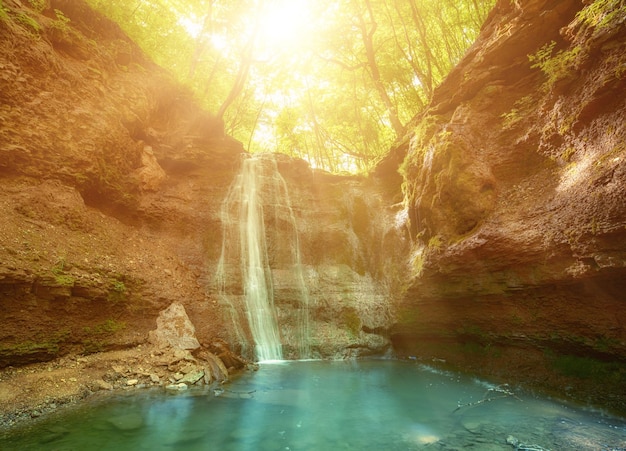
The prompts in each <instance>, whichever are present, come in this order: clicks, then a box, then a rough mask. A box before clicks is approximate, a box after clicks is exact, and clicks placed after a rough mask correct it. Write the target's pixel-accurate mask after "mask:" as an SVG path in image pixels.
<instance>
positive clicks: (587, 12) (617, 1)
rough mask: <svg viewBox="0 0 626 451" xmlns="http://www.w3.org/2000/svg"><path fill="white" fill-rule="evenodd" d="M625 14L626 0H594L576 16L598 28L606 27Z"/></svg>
mask: <svg viewBox="0 0 626 451" xmlns="http://www.w3.org/2000/svg"><path fill="white" fill-rule="evenodd" d="M623 15H624V0H594V1H593V2H591V3H590V4H588V5H587V6H585V7H584V8H583V9H581V10H580V11H579V12H578V13H577V14H576V17H577V18H578V19H579V20H581V21H582V22H583V23H585V24H587V25H590V26H592V27H596V28H604V27H606V26H608V25H610V24H612V23H613V22H614V21H616V20H620V18H622V17H623Z"/></svg>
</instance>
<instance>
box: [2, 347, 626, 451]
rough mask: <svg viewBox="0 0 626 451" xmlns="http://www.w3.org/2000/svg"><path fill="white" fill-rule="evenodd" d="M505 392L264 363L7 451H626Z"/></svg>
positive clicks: (622, 437) (601, 430)
mask: <svg viewBox="0 0 626 451" xmlns="http://www.w3.org/2000/svg"><path fill="white" fill-rule="evenodd" d="M506 390H507V389H506V388H505V387H500V388H498V387H495V386H494V385H490V384H489V383H486V382H484V381H480V380H477V379H471V378H468V377H465V376H461V375H458V374H454V373H446V372H439V371H435V370H433V369H431V368H428V367H425V366H422V365H419V364H416V363H415V362H402V361H390V360H365V361H334V362H322V361H314V362H285V363H275V364H262V365H261V369H260V370H259V371H258V372H254V373H248V374H245V375H243V376H242V377H239V378H238V379H236V380H235V381H234V382H232V383H230V384H226V385H224V386H222V387H219V388H211V389H207V388H204V389H200V388H198V389H190V390H189V391H187V392H184V393H175V394H172V393H167V392H165V391H164V390H161V389H158V390H157V389H155V390H144V391H139V390H138V391H135V392H134V393H133V394H132V395H128V394H123V395H114V396H111V397H109V398H107V399H105V400H101V401H98V402H86V403H84V404H81V405H79V406H76V407H73V408H71V409H69V410H65V411H63V412H58V413H56V414H54V415H52V416H50V417H49V418H46V419H45V420H44V421H41V422H37V424H35V425H33V426H29V427H28V428H25V429H21V430H17V431H12V432H10V433H8V434H4V436H3V437H1V438H0V449H2V450H5V449H6V450H13V449H15V450H17V449H19V450H47V449H50V450H87V449H98V450H115V451H122V450H419V449H428V450H461V449H470V450H481V451H482V450H487V451H489V450H512V449H516V446H517V448H518V449H535V450H542V449H552V450H570V449H576V450H587V449H588V450H623V449H626V422H625V421H624V420H623V419H619V418H614V417H610V416H607V415H604V414H602V413H600V412H598V411H590V410H585V409H582V408H579V407H575V406H572V405H566V404H563V403H560V402H556V401H551V400H547V399H537V398H535V397H532V396H530V395H525V394H522V393H520V392H519V391H518V390H515V389H509V393H506V392H505V391H506ZM507 440H508V443H507ZM531 446H534V448H532V447H531ZM523 447H526V448H523Z"/></svg>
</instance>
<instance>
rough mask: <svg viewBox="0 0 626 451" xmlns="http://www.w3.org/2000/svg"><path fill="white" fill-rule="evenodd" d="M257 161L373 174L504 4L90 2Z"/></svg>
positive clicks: (487, 0) (449, 0) (472, 0)
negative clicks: (265, 154)
mask: <svg viewBox="0 0 626 451" xmlns="http://www.w3.org/2000/svg"><path fill="white" fill-rule="evenodd" d="M88 1H89V2H90V3H91V4H92V5H93V6H94V7H95V8H96V9H99V10H100V11H102V12H103V13H105V14H107V15H108V16H109V17H111V18H112V19H113V20H115V21H116V22H118V23H119V24H120V25H121V26H122V28H123V29H124V30H125V31H126V32H127V33H128V34H129V35H130V36H131V38H133V39H134V40H135V41H136V42H138V43H139V44H140V46H141V47H142V48H143V49H144V50H145V51H146V52H147V53H148V54H149V55H150V56H151V57H152V58H153V59H154V60H155V61H156V62H157V63H158V64H160V65H162V66H165V67H167V68H168V69H170V70H171V71H172V72H173V73H174V74H175V75H176V76H177V77H178V78H179V79H180V80H181V81H183V82H184V83H185V84H187V85H188V86H189V87H190V88H191V89H192V90H193V91H194V92H195V94H196V95H197V97H198V99H199V101H200V102H202V104H203V105H204V106H205V107H206V108H207V109H208V110H209V111H211V112H213V114H215V115H216V116H217V117H220V118H223V120H224V123H225V130H226V132H227V133H229V134H231V135H232V136H234V137H235V138H237V139H239V140H241V141H242V142H243V143H245V144H246V145H247V146H248V149H249V150H250V151H252V152H256V151H268V150H269V151H280V152H283V153H287V154H290V155H294V156H298V157H301V158H304V159H307V160H308V161H310V162H311V164H313V165H314V166H316V167H321V168H324V169H327V170H330V171H335V172H337V171H353V172H354V171H367V170H368V169H369V168H371V167H372V166H373V165H374V164H375V163H376V161H377V160H378V159H379V158H380V157H381V156H382V155H384V153H385V152H386V151H387V150H388V148H389V147H390V146H391V145H392V143H393V141H394V140H395V139H397V138H399V137H401V136H402V135H403V134H404V133H405V124H407V123H408V121H409V120H410V119H411V118H412V117H413V116H415V115H416V114H417V113H418V112H419V111H420V110H421V109H423V108H424V107H425V105H427V104H428V101H429V100H430V98H431V97H432V93H433V90H434V89H435V87H436V86H437V84H438V83H439V82H440V81H441V80H442V79H443V77H445V76H446V74H447V73H448V71H449V70H450V69H451V68H452V67H453V65H454V64H456V63H457V62H458V61H459V59H460V58H461V57H462V55H463V53H464V51H465V49H466V48H467V47H468V46H469V45H470V44H471V43H472V42H473V40H474V39H475V37H476V35H477V33H478V30H479V28H480V26H481V25H482V21H483V20H484V18H485V17H486V15H487V13H488V12H489V10H490V9H491V7H492V5H493V3H494V0H319V1H313V0H238V1H235V0H193V1H192V0H132V1H128V2H121V1H115V2H110V1H105V0H88Z"/></svg>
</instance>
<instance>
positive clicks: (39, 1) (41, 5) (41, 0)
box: [28, 0, 46, 13]
mask: <svg viewBox="0 0 626 451" xmlns="http://www.w3.org/2000/svg"><path fill="white" fill-rule="evenodd" d="M28 3H30V6H31V8H33V9H34V10H35V11H37V12H38V13H40V12H42V11H43V10H44V9H46V0H28Z"/></svg>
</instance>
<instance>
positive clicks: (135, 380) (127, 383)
mask: <svg viewBox="0 0 626 451" xmlns="http://www.w3.org/2000/svg"><path fill="white" fill-rule="evenodd" d="M138 383H139V381H138V380H137V379H128V380H127V381H126V385H128V386H129V387H132V386H134V385H137V384H138Z"/></svg>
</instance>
